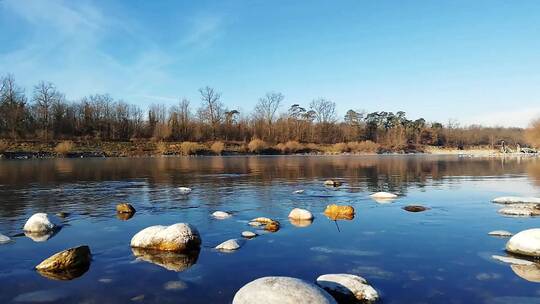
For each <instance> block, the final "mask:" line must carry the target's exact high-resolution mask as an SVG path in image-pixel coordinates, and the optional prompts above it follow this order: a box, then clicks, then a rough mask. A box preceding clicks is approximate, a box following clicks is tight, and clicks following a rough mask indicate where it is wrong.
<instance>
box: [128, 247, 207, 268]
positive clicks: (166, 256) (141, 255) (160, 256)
mask: <svg viewBox="0 0 540 304" xmlns="http://www.w3.org/2000/svg"><path fill="white" fill-rule="evenodd" d="M131 250H132V252H133V255H134V256H135V257H136V258H137V259H138V260H142V261H145V262H149V263H152V264H156V265H159V266H161V267H163V268H165V269H167V270H171V271H176V272H181V271H184V270H186V269H188V268H190V267H191V266H193V265H194V264H195V263H197V259H198V258H199V253H200V250H191V251H188V252H184V253H176V252H170V251H160V250H150V249H142V248H131Z"/></svg>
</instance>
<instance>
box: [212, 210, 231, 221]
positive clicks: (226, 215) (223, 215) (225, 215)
mask: <svg viewBox="0 0 540 304" xmlns="http://www.w3.org/2000/svg"><path fill="white" fill-rule="evenodd" d="M212 216H213V217H215V218H217V219H220V220H222V219H226V218H229V217H231V215H230V214H229V213H227V212H225V211H216V212H214V213H212Z"/></svg>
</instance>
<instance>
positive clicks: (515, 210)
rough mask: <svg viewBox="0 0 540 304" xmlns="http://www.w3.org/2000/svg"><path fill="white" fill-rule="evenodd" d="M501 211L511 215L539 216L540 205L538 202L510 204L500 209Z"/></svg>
mask: <svg viewBox="0 0 540 304" xmlns="http://www.w3.org/2000/svg"><path fill="white" fill-rule="evenodd" d="M499 213H500V214H503V215H511V216H537V215H540V205H537V204H519V205H510V206H507V207H504V208H501V209H499Z"/></svg>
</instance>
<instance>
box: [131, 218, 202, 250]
mask: <svg viewBox="0 0 540 304" xmlns="http://www.w3.org/2000/svg"><path fill="white" fill-rule="evenodd" d="M200 244H201V237H200V235H199V231H197V229H196V228H195V227H193V226H192V225H190V224H185V223H178V224H174V225H170V226H160V225H158V226H151V227H148V228H145V229H143V230H141V231H139V232H138V233H137V234H135V235H134V236H133V238H132V239H131V247H135V248H147V249H156V250H166V251H184V250H186V249H195V248H199V246H200Z"/></svg>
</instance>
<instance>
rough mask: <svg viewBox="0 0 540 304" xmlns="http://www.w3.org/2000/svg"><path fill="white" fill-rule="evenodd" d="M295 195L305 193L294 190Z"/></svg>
mask: <svg viewBox="0 0 540 304" xmlns="http://www.w3.org/2000/svg"><path fill="white" fill-rule="evenodd" d="M293 193H294V194H302V193H304V190H294V191H293Z"/></svg>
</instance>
